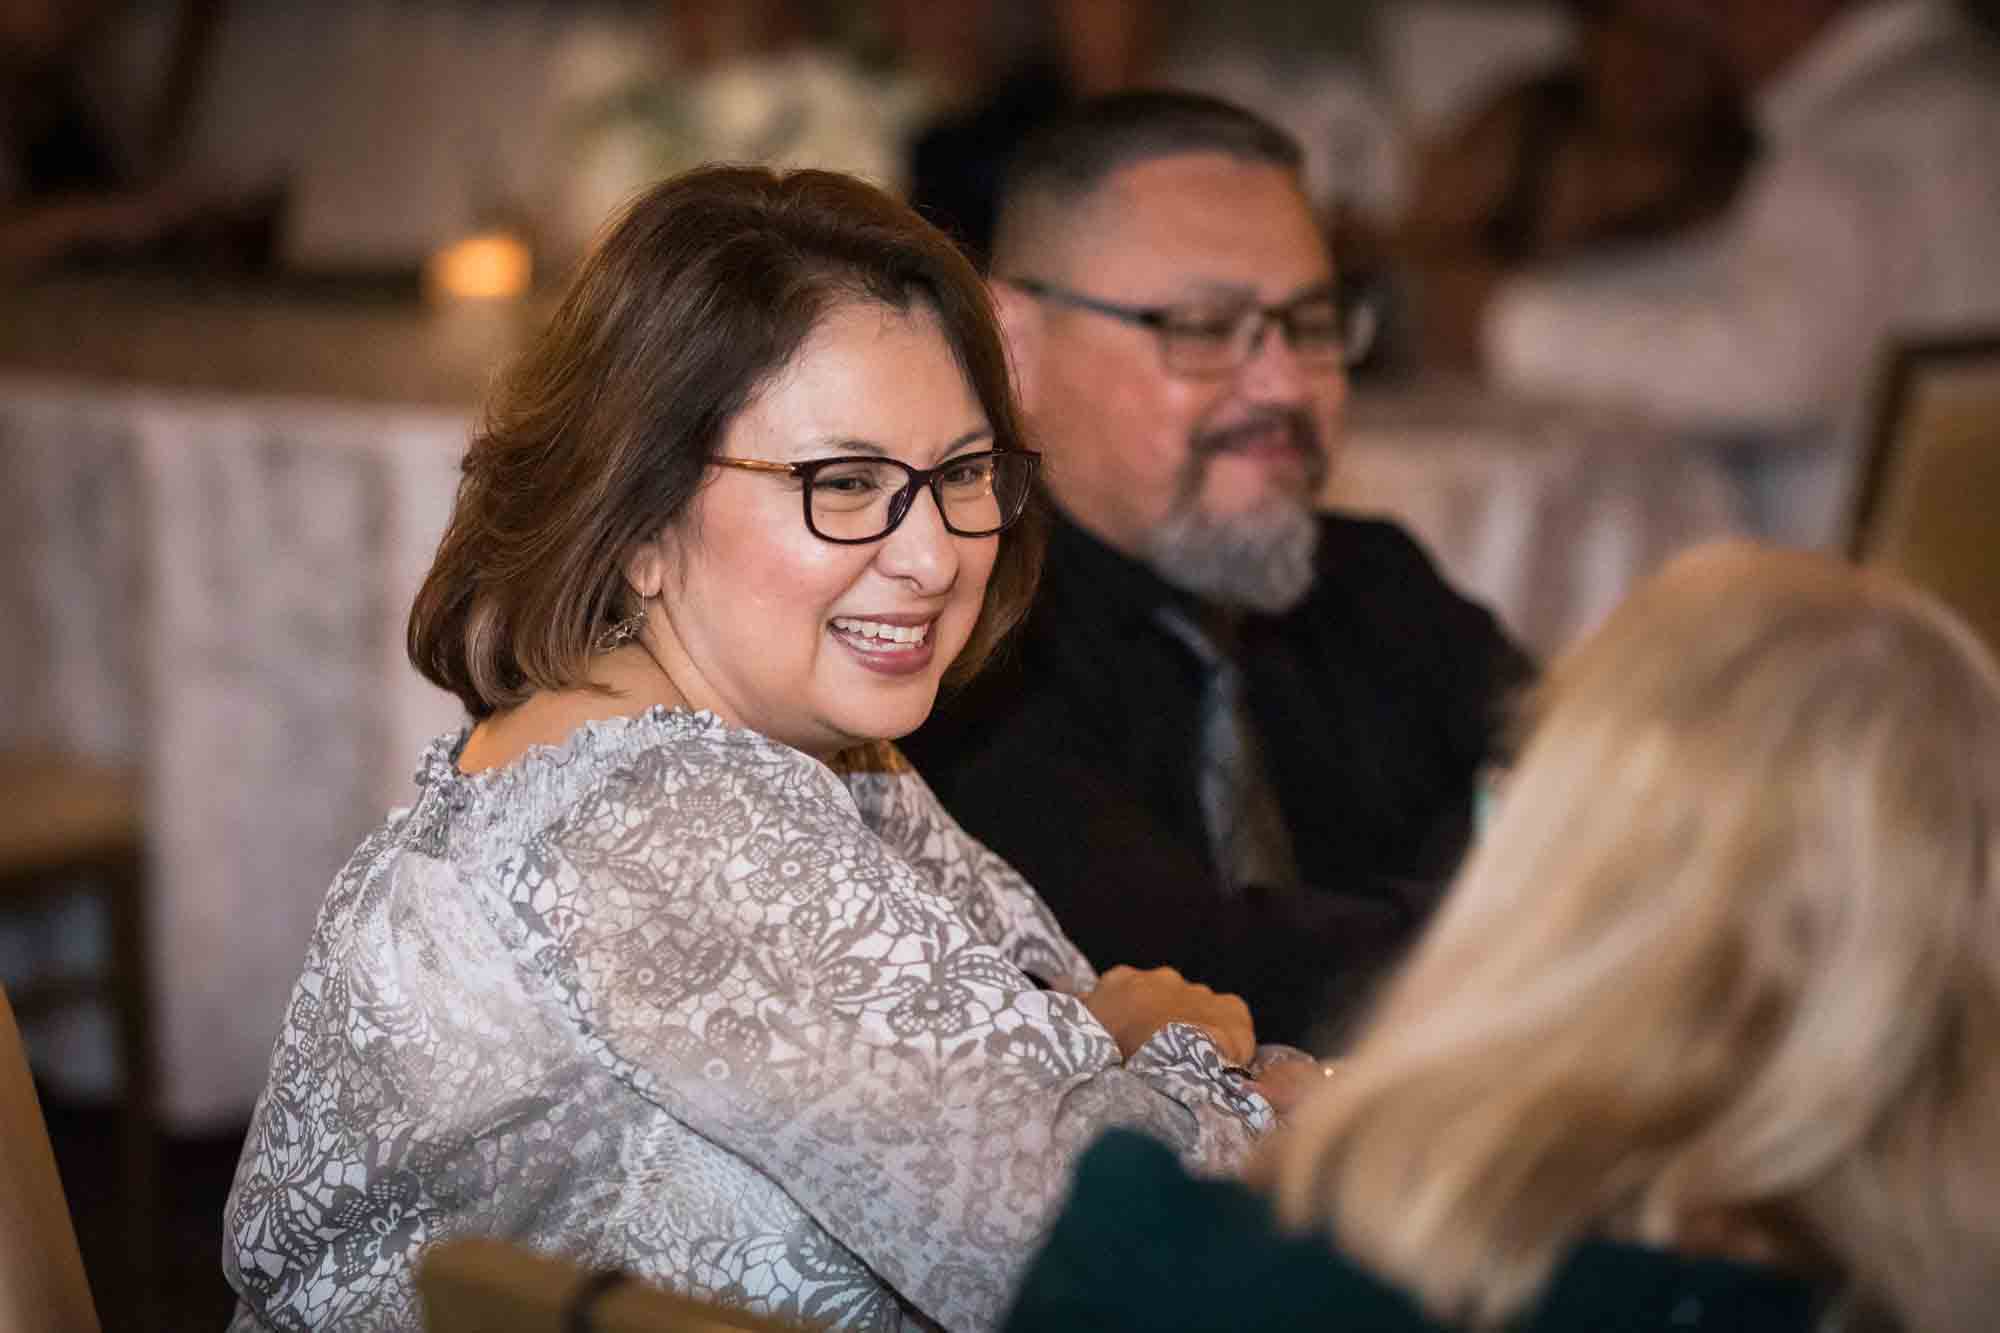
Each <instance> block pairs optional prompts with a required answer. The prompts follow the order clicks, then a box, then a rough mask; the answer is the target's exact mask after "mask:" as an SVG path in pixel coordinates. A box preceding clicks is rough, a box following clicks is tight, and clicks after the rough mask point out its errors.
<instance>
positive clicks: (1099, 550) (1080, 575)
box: [1047, 508, 1201, 621]
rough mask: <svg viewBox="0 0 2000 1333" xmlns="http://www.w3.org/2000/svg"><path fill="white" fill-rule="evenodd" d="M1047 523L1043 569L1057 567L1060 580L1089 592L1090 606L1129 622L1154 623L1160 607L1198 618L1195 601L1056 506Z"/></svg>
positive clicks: (1197, 601) (1198, 600)
mask: <svg viewBox="0 0 2000 1333" xmlns="http://www.w3.org/2000/svg"><path fill="white" fill-rule="evenodd" d="M1053 519H1054V521H1053V522H1052V523H1051V524H1050V532H1049V554H1048V560H1047V566H1048V568H1049V569H1051V570H1056V569H1060V570H1061V571H1062V577H1063V579H1064V581H1065V582H1074V583H1075V584H1076V585H1077V586H1080V587H1086V588H1089V589H1090V590H1091V600H1092V601H1093V602H1096V603H1100V604H1103V605H1105V606H1108V607H1112V608H1116V610H1115V612H1114V614H1118V615H1122V616H1127V617H1130V618H1131V619H1134V620H1149V621H1150V620H1154V619H1155V618H1156V616H1157V615H1158V613H1159V611H1160V610H1161V609H1162V608H1163V607H1171V608H1174V609H1175V610H1178V611H1180V612H1181V613H1182V614H1183V615H1189V616H1192V615H1196V614H1198V611H1199V608H1200V606H1201V601H1200V599H1199V598H1197V597H1196V596H1195V595H1194V594H1193V593H1190V592H1188V591H1186V590H1185V589H1181V588H1176V587H1175V586H1174V585H1173V584H1171V583H1168V582H1167V581H1166V580H1165V579H1163V578H1161V577H1160V576H1159V575H1158V574H1156V573H1155V572H1154V571H1153V568H1152V566H1150V565H1148V564H1146V563H1145V562H1144V561H1141V560H1135V559H1133V558H1132V557H1131V556H1129V555H1126V554H1125V553H1124V552H1123V551H1119V550H1115V549H1114V548H1112V547H1111V546H1109V545H1107V544H1106V543H1105V542H1103V541H1102V540H1100V539H1099V538H1098V537H1097V536H1096V535H1095V534H1094V533H1091V532H1087V531H1085V530H1084V528H1083V527H1082V525H1080V524H1079V523H1077V521H1076V520H1075V519H1073V518H1071V517H1070V516H1069V515H1068V514H1066V513H1064V512H1063V511H1062V510H1061V509H1060V508H1057V509H1055V511H1054V515H1053Z"/></svg>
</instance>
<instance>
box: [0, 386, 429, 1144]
mask: <svg viewBox="0 0 2000 1333" xmlns="http://www.w3.org/2000/svg"><path fill="white" fill-rule="evenodd" d="M466 430H467V418H466V415H465V414H464V413H462V412H453V411H445V410H437V409H426V408H384V407H370V406H366V405H357V404H336V403H315V402H309V401H297V400H290V401H288V400H278V399H265V400H259V399H237V398H224V397H215V396H174V395H166V394H160V393H157V392H153V391H135V390H129V389H118V388H110V387H107V386H105V385H102V384H91V383H84V382H77V383H71V384H62V383H56V382H46V381H37V382H29V381H23V380H20V379H15V378H6V379H0V493H4V494H5V495H6V496H7V497H9V498H8V499H7V501H6V502H5V504H6V513H5V517H4V523H0V527H4V528H5V534H4V535H0V623H5V624H7V625H8V626H9V631H10V632H9V634H8V636H7V647H6V648H5V649H4V650H0V691H4V696H5V697H6V698H8V699H9V700H11V701H13V702H14V706H13V707H12V708H10V709H8V710H7V711H6V714H5V722H4V724H0V740H5V741H8V742H13V743H23V742H36V741H40V742H50V743H56V744H60V745H63V746H66V747H69V748H72V749H75V750H80V751H83V752H85V753H88V754H90V755H93V756H97V757H102V758H106V759H112V760H117V761H121V762H126V763H131V764H134V765H136V766H137V768H138V769H139V771H140V772H141V773H142V774H143V777H144V781H145V796H146V818H147V823H148V830H149V836H150V855H149V875H150V885H149V890H150V896H149V906H150V918H149V928H150V930H151V932H152V940H153V954H154V975H155V977H156V979H157V982H156V986H157V994H156V1002H157V1005H158V1008H157V1021H156V1031H157V1032H158V1033H159V1041H160V1048H161V1049H160V1062H159V1067H160V1070H161V1080H162V1081H161V1091H162V1107H163V1112H164V1114H165V1116H166V1118H167V1119H168V1121H169V1122H170V1123H173V1124H176V1125H180V1126H187V1127H197V1126H203V1125H209V1124H215V1123H227V1122H228V1121H230V1120H231V1119H233V1118H236V1117H240V1116H241V1115H242V1114H243V1113H244V1112H245V1111H246V1110H247V1108H248V1106H249V1104H250V1101H251V1099H252V1098H254V1096H255V1094H256V1092H257V1091H258V1089H259V1088H260V1087H261V1086H262V1082H263V1076H264V1070H265V1065H266V1062H267V1061H268V1059H269V1055H270V1044H271V1040H272V1037H273V1035H274V1034H275V1032H276V1030H277V1024H278V1021H279V1018H280V1016H281V1014H282V1012H283V1007H284V1003H285V999H286V996H287V994H288V993H289V991H290V988H291V986H292V983H293V982H294V981H296V980H297V977H298V970H299V964H300V961H301V959H302V957H303V950H304V944H305V940H306V937H307V935H308V933H309V931H310V928H311V925H312V921H313V918H314V914H315V912H316V910H317V907H318V904H319V901H320V898H321V896H322V895H323V894H324V892H325V890H326V886H327V884H328V882H329V881H330V880H331V878H332V875H333V872H334V870H336V869H337V868H338V867H339V866H340V864H341V863H342V862H343V861H344V860H345V859H346V857H347V855H348V854H349V852H351V851H352V850H353V848H354V846H355V844H356V843H358V842H359V840H360V839H361V837H362V836H363V835H364V834H365V833H366V832H367V831H368V830H369V829H370V828H371V827H373V826H374V825H375V824H377V823H378V822H380V820H381V818H382V816H383V813H384V812H385V811H386V810H387V809H389V808H390V807H391V806H394V805H401V804H407V803H408V801H409V798H410V794H411V791H412V788H411V786H410V773H411V772H412V770H413V768H414V766H415V761H416V759H417V756H418V752H419V750H420V749H421V746H422V743H423V741H424V740H426V739H428V738H429V737H430V736H433V735H436V734H437V733H438V732H440V731H443V730H445V729H447V728H449V727H451V726H453V725H456V724H457V722H458V721H459V718H460V710H459V709H458V706H457V704H456V702H455V701H454V700H452V699H451V698H450V697H449V696H447V695H445V694H443V693H442V692H440V691H438V690H436V689H434V688H432V687H431V686H429V685H428V684H427V683H425V682H423V681H422V680H421V678H419V677H418V676H417V675H416V674H415V673H414V672H413V671H412V670H411V669H410V667H409V665H408V663H407V661H406V660H405V658H404V655H403V624H404V618H405V617H406V616H407V614H408V610H409V605H410V600H411V597H412V596H413V595H414V593H415V591H416V586H417V583H418V581H419V580H420V579H421V577H422V575H423V571H424V570H425V568H426V567H427V566H428V564H429V561H430V558H431V554H432V552H433V551H434V549H435V547H436V544H437V539H438V536H439V534H440V533H441V531H442V529H443V524H444V520H445V517H446V516H447V515H448V513H449V512H450V508H451V497H452V492H453V488H454V486H455V485H456V482H457V463H458V460H459V457H460V455H461V453H462V452H463V448H464V443H465V438H466Z"/></svg>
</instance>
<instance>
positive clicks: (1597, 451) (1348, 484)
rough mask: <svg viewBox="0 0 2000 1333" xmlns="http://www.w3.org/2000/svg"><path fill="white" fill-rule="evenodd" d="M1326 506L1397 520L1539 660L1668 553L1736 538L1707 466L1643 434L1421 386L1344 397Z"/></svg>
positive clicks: (1720, 472)
mask: <svg viewBox="0 0 2000 1333" xmlns="http://www.w3.org/2000/svg"><path fill="white" fill-rule="evenodd" d="M1325 499H1326V501H1327V503H1328V504H1329V505H1332V506H1335V507H1339V508H1343V509H1347V510H1351V511H1355V512H1360V513H1378V514H1384V515H1387V516H1389V517H1392V518H1395V519H1396V520H1398V521H1399V522H1401V523H1402V524H1403V526H1405V527H1406V528H1408V529H1409V530H1410V531H1411V532H1412V533H1413V534H1414V535H1415V536H1416V537H1417V539H1418V540H1419V541H1421V542H1422V543H1423V544H1424V545H1425V547H1427V548H1428V549H1429V550H1430V552H1431V554H1432V556H1433V558H1435V559H1436V560H1437V562H1438V564H1439V566H1440V567H1441V568H1442V569H1443V571H1444V573H1445V575H1446V577H1447V578H1449V579H1450V580H1451V581H1452V583H1453V584H1454V585H1456V586H1457V587H1458V588H1459V589H1460V590H1461V591H1462V592H1464V593H1466V594H1467V595H1468V596H1471V597H1473V598H1475V599H1476V600H1478V601H1480V602H1482V603H1484V604H1485V605H1486V606H1487V607H1489V608H1490V609H1492V611H1493V612H1494V613H1495V614H1496V615H1498V616H1499V617H1500V619H1501V620H1502V621H1503V622H1504V623H1505V624H1506V625H1507V627H1508V629H1510V630H1511V631H1512V632H1513V633H1514V635H1515V636H1516V637H1517V638H1518V639H1519V640H1520V641H1521V643H1522V644H1523V645H1525V646H1526V647H1527V648H1528V649H1529V650H1530V651H1532V652H1534V653H1535V654H1537V655H1538V656H1543V657H1546V656H1547V655H1549V654H1550V653H1553V652H1554V651H1556V650H1557V649H1559V648H1561V647H1562V646H1563V645H1564V644H1566V643H1567V642H1569V641H1570V639H1572V638H1573V637H1574V636H1575V635H1577V634H1579V633H1581V632H1582V631H1584V630H1587V629H1589V628H1591V627H1592V626H1594V625H1595V624H1596V623H1597V622H1598V621H1599V620H1601V619H1603V617H1604V616H1605V614H1606V613H1607V612H1609V611H1610V610H1611V608H1612V607H1613V606H1615V605H1616V604H1617V603H1618V601H1619V599H1620V598H1622V597H1623V596H1624V595H1625V592H1626V590H1627V589H1629V588H1630V587H1631V586H1632V584H1633V583H1634V582H1636V581H1637V580H1639V579H1641V578H1643V577H1645V576H1646V575H1647V574H1649V573H1651V572H1652V571H1653V570H1655V569H1656V568H1658V567H1659V565H1660V564H1661V563H1662V562H1663V561H1664V560H1666V559H1667V558H1668V557H1669V556H1671V555H1673V554H1674V553H1675V552H1676V551H1680V550H1683V549H1685V548H1686V547H1688V546H1691V545H1694V544H1696V543H1698V542H1702V541H1706V540H1711V539H1714V538H1719V537H1726V536H1732V535H1742V534H1746V533H1748V532H1749V531H1750V518H1749V511H1748V506H1747V504H1746V501H1745V498H1744V496H1743V495H1742V493H1741V491H1740V489H1739V487H1738V485H1737V483H1736V482H1735V481H1734V480H1733V479H1732V477H1731V475H1730V474H1729V472H1728V471H1727V470H1726V469H1725V468H1724V467H1723V465H1722V462H1721V461H1720V460H1719V459H1718V458H1716V457H1715V456H1714V455H1713V454H1711V453H1709V452H1708V451H1706V450H1705V449H1703V448H1702V447H1700V446H1699V445H1694V444H1690V443H1689V442H1687V441H1685V440H1682V439H1679V438H1676V437H1675V436H1673V435H1672V434H1670V433H1668V432H1667V431H1665V430H1663V429H1662V428H1660V427H1658V426H1656V425H1653V424H1650V423H1648V422H1646V421H1644V420H1641V419H1637V418H1634V417H1631V416H1628V415H1624V414H1620V413H1615V412H1604V411H1596V410H1588V409H1581V408H1577V407H1575V406H1571V405H1561V404H1546V403H1543V404H1538V403H1523V402H1518V401H1513V400H1509V399H1504V398H1499V397H1496V396H1494V395H1491V394H1487V393H1484V392H1481V391H1478V390H1474V389H1467V388H1452V387H1441V386H1436V385H1426V386H1422V387H1418V388H1413V389H1408V390H1375V391H1366V390H1364V391H1361V392H1359V393H1357V394H1356V396H1355V398H1354V400H1353V401H1352V402H1351V404H1350V407H1349V411H1348V414H1347V423H1346V429H1345V432H1344V438H1343V440H1342V446H1341V453H1340V455H1339V461H1338V463H1337V464H1336V466H1335V469H1334V473H1333V476H1332V478H1331V480H1330V484H1329V486H1328V489H1327V493H1326V496H1325Z"/></svg>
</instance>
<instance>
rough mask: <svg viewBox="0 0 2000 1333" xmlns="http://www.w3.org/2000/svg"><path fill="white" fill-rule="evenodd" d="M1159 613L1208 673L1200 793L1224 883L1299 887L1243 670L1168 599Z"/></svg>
mask: <svg viewBox="0 0 2000 1333" xmlns="http://www.w3.org/2000/svg"><path fill="white" fill-rule="evenodd" d="M1159 618H1160V623H1161V624H1162V625H1164V626H1165V627H1166V628H1167V630H1168V631H1169V632H1171V633H1172V634H1173V636H1174V637H1175V638H1177V639H1179V640H1180V641H1181V642H1182V643H1183V644H1185V645H1186V646H1187V648H1188V650H1189V651H1190V652H1192V653H1193V654H1194V655H1195V657H1196V658H1197V659H1199V660H1200V662H1201V664H1202V667H1203V668H1204V669H1205V670H1206V671H1207V673H1208V683H1207V685H1206V686H1205V687H1204V688H1203V690H1202V697H1201V760H1200V763H1201V768H1200V774H1199V795H1200V797H1201V812H1202V820H1203V822H1204V823H1205V824H1206V825H1207V826H1208V830H1207V831H1208V846H1209V850H1210V852H1211V853H1212V854H1213V856H1214V859H1215V866H1216V872H1217V874H1218V875H1219V876H1220V877H1221V882H1222V888H1223V891H1224V892H1225V893H1230V894H1233V893H1236V892H1237V891H1238V890H1239V889H1241V887H1242V886H1243V885H1245V884H1259V885H1263V886H1265V887H1268V888H1277V889H1290V888H1296V887H1297V885H1298V878H1299V876H1298V865H1297V863H1296V862H1295V861H1294V860H1293V858H1292V838H1291V834H1290V832H1289V831H1288V830H1287V829H1286V828H1285V817H1284V813H1283V811H1281V810H1280V809H1279V807H1278V797H1277V793H1276V792H1275V791H1274V790H1272V787H1271V781H1270V777H1269V775H1268V774H1266V773H1265V771H1264V763H1263V754H1262V750H1261V747H1260V745H1259V743H1258V739H1257V728H1256V724H1255V723H1254V722H1253V721H1252V720H1251V717H1250V706H1249V703H1248V701H1247V700H1246V699H1245V698H1244V697H1243V672H1242V670H1241V669H1240V668H1238V666H1237V665H1236V663H1235V662H1234V661H1233V660H1231V658H1230V657H1229V655H1228V654H1227V653H1225V652H1223V651H1222V649H1221V648H1220V647H1219V646H1218V645H1217V644H1216V642H1215V640H1214V639H1212V638H1211V637H1210V636H1209V635H1208V634H1206V633H1205V632H1203V630H1202V629H1201V627H1200V626H1198V625H1196V624H1195V623H1194V621H1193V620H1191V619H1189V618H1188V617H1187V616H1185V615H1183V614H1181V613H1180V612H1179V611H1177V610H1175V609H1173V608H1171V607H1168V608H1162V609H1161V611H1160V613H1159Z"/></svg>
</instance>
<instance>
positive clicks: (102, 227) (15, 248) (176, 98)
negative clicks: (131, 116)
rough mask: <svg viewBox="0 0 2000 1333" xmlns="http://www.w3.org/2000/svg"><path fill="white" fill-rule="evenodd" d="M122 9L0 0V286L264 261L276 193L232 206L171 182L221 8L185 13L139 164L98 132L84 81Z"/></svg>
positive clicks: (108, 2)
mask: <svg viewBox="0 0 2000 1333" xmlns="http://www.w3.org/2000/svg"><path fill="white" fill-rule="evenodd" d="M122 8H123V7H122V6H121V5H120V4H119V3H117V0H0V274H7V273H19V272H22V271H24V270H32V269H36V268H40V267H45V266H47V265H51V264H56V263H63V262H75V261H85V260H96V261H116V260H128V261H129V260H133V259H138V258H152V259H168V260H173V259H178V260H182V261H186V262H193V263H199V264H202V265H204V266H213V265H215V264H217V263H222V264H227V265H229V266H232V267H237V266H243V265H246V264H248V265H259V264H262V263H264V262H266V261H267V260H268V259H269V257H270V254H271V251H272V248H273V245H274V241H275V232H276V219H277V213H278V210H279V209H280V207H281V206H282V193H281V192H280V191H276V190H272V189H266V190H263V191H260V192H257V193H255V194H252V195H248V196H232V195H231V194H228V193H226V192H224V191H222V190H220V189H218V188H216V187H215V186H213V185H210V184H206V183H203V182H199V181H196V180H194V179H192V178H189V177H187V176H185V175H181V174H178V173H175V172H173V171H171V170H170V169H169V168H170V166H171V157H172V153H173V150H174V148H175V147H176V146H177V145H176V144H175V143H174V139H175V137H176V133H177V131H178V129H179V128H180V124H181V121H182V118H183V116H184V114H185V112H186V109H187V104H188V101H189V99H190V98H191V96H192V94H193V92H194V89H193V86H192V82H191V81H192V79H193V78H194V77H196V76H197V74H198V70H199V64H200V60H199V57H200V54H201V52H200V48H201V44H202V43H203V42H204V41H205V40H206V38H207V36H208V35H209V32H210V31H211V29H212V25H213V21H214V19H215V16H216V12H217V7H216V6H215V5H213V4H203V3H191V4H187V5H184V6H183V7H182V12H181V15H180V28H179V32H178V36H177V45H176V47H175V49H174V51H173V53H172V57H171V60H170V67H169V70H168V72H167V76H166V79H165V80H164V84H163V87H162V89H161V93H160V99H159V101H158V103H157V104H156V105H155V107H154V119H155V122H156V123H155V124H153V125H151V126H149V127H148V131H149V133H148V135H147V138H148V142H147V144H146V145H145V146H144V148H143V149H142V150H140V151H139V152H137V153H136V154H135V153H134V152H133V151H132V150H131V149H129V148H127V147H126V146H124V145H121V144H119V143H118V142H117V141H116V139H115V136H113V135H112V134H111V133H109V131H108V130H107V128H106V126H105V125H104V124H103V123H101V121H100V119H99V116H98V113H97V109H96V107H95V105H94V102H93V97H92V95H91V91H90V89H89V87H88V81H87V79H86V77H85V67H86V65H87V63H88V61H89V58H90V55H91V53H92V51H93V48H94V47H95V45H96V44H97V43H98V42H99V41H101V40H102V39H103V38H104V37H105V35H106V32H107V30H108V29H109V28H110V27H111V26H112V25H113V23H114V22H115V21H116V19H117V18H118V17H119V14H120V10H121V9H122ZM135 156H136V157H137V158H139V159H141V160H134V158H135Z"/></svg>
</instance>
